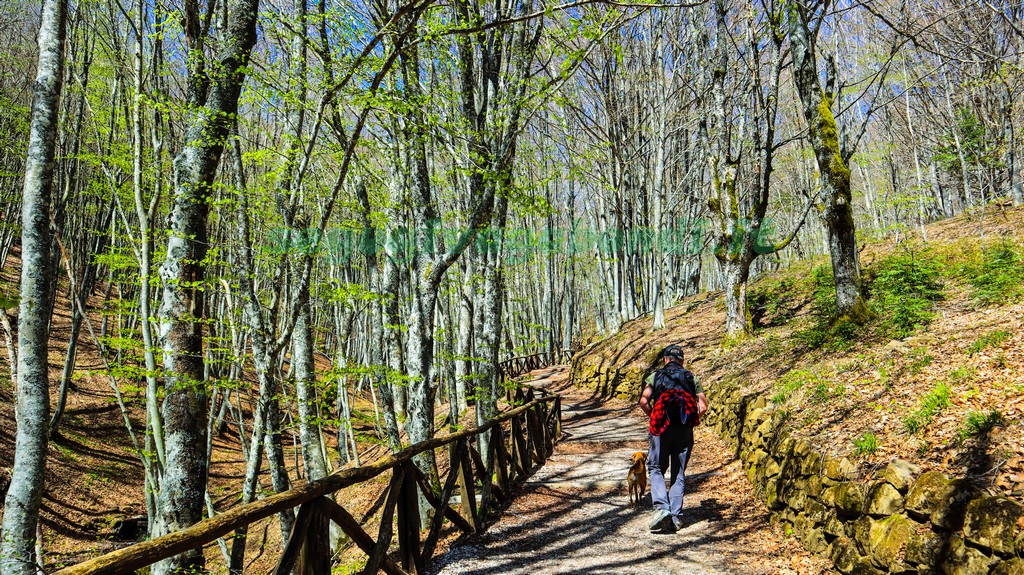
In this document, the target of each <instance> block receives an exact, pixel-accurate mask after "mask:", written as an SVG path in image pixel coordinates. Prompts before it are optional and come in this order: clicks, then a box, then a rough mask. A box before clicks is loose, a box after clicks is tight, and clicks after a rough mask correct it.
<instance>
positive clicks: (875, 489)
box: [864, 481, 903, 517]
mask: <svg viewBox="0 0 1024 575" xmlns="http://www.w3.org/2000/svg"><path fill="white" fill-rule="evenodd" d="M901 511H903V496H902V495H900V492H899V491H897V490H896V488H895V487H893V486H892V485H891V484H889V483H888V482H886V481H879V482H877V483H875V484H874V485H872V486H871V487H870V489H868V496H867V505H866V506H865V510H864V512H865V513H867V514H869V515H874V516H876V517H879V516H885V515H893V514H894V513H900V512H901Z"/></svg>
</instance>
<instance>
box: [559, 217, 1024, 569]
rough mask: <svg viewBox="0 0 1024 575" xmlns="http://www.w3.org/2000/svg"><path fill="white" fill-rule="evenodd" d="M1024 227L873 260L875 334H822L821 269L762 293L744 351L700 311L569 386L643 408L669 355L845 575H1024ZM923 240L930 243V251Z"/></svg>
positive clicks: (916, 245)
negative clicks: (645, 389)
mask: <svg viewBox="0 0 1024 575" xmlns="http://www.w3.org/2000/svg"><path fill="white" fill-rule="evenodd" d="M1022 238H1024V210H1021V209H1019V208H1018V209H1004V208H1000V207H993V208H990V209H989V210H987V211H986V212H985V213H984V214H980V213H979V214H972V215H968V216H965V217H962V218H957V219H953V220H948V221H944V222H940V223H937V224H934V225H932V226H929V227H928V228H927V229H926V230H925V237H921V236H910V237H908V236H905V235H904V236H902V237H901V238H899V241H896V240H895V239H889V240H886V241H881V242H876V243H872V244H868V245H866V246H865V248H864V249H863V251H862V252H861V258H862V259H861V261H862V266H863V268H864V283H865V288H866V290H865V291H866V293H868V294H869V296H870V299H869V305H870V306H871V309H872V310H873V311H874V313H875V317H874V319H873V320H871V321H870V322H869V323H868V324H867V325H864V326H855V325H844V324H842V323H839V324H837V323H834V322H831V321H828V315H829V309H828V306H829V290H830V289H831V288H830V284H829V279H830V277H829V275H830V274H829V273H828V267H827V265H824V264H825V262H824V260H819V261H810V262H801V263H798V264H795V265H793V266H792V267H790V268H789V269H784V270H778V271H777V272H774V273H772V274H769V275H768V276H767V277H765V278H764V279H762V280H760V281H759V282H757V283H756V284H754V285H753V286H752V287H751V289H750V308H751V316H752V323H753V329H752V333H751V335H750V336H749V337H746V338H743V339H740V340H730V339H727V338H725V337H724V333H723V326H724V324H725V313H724V301H723V298H722V297H721V295H720V294H715V293H712V294H703V295H700V296H697V297H695V298H691V299H688V300H686V301H683V302H681V304H680V305H677V306H675V307H674V308H672V309H671V310H669V312H668V314H667V318H668V322H667V323H668V326H667V328H666V329H665V330H660V331H657V332H652V331H651V319H650V318H641V319H639V320H636V321H634V322H630V323H628V324H626V325H625V326H623V328H622V329H621V330H620V332H619V333H618V334H616V335H615V336H614V337H610V338H607V339H604V340H602V341H599V342H596V343H594V344H592V345H590V346H589V347H587V348H586V349H585V350H584V351H583V352H581V353H580V354H578V355H577V356H576V357H575V358H574V359H573V365H572V367H573V369H572V381H573V383H574V385H576V386H579V387H582V388H589V389H592V390H594V391H595V392H596V393H598V394H601V395H605V396H618V397H623V398H630V399H634V398H636V397H637V396H638V395H639V393H640V391H641V386H642V380H643V376H644V374H645V373H647V372H648V370H650V369H651V368H652V366H653V365H654V363H655V360H656V359H657V354H658V352H659V351H660V350H661V349H662V348H663V347H664V346H665V345H667V344H668V343H680V344H682V345H683V347H684V348H685V349H686V353H687V360H686V363H687V365H688V366H689V367H690V368H691V369H692V370H693V371H694V372H695V373H697V374H698V376H700V377H701V378H702V380H703V382H704V384H705V387H706V388H707V390H708V394H709V396H710V399H711V404H712V407H711V413H710V416H709V418H708V421H709V422H710V423H711V425H713V426H714V427H715V429H716V430H717V431H718V433H719V434H720V435H721V436H722V437H723V439H724V440H725V441H727V442H728V443H729V444H730V446H731V449H732V451H733V453H734V455H735V456H736V457H738V458H739V459H740V460H741V461H742V464H743V467H744V469H745V472H746V475H747V478H748V479H749V481H750V482H751V484H752V487H753V489H754V490H755V491H756V492H757V493H758V494H759V495H760V498H761V501H762V502H763V503H764V504H765V505H766V506H767V507H768V508H769V509H770V510H771V512H772V516H773V518H774V520H775V521H776V522H777V523H778V524H780V526H781V527H782V529H783V530H785V531H786V532H790V533H792V534H794V535H795V536H796V537H797V538H799V539H800V541H801V542H802V543H803V544H804V546H805V547H806V548H808V549H810V550H812V551H814V552H817V553H821V554H825V555H827V556H829V557H830V558H831V559H832V560H833V561H834V563H835V565H836V567H837V569H839V570H840V571H841V572H843V573H863V574H873V573H929V572H944V573H957V574H965V575H969V574H975V573H977V574H981V573H990V572H991V573H1024V563H1022V562H1021V560H1020V559H1019V558H1018V556H1019V555H1022V554H1024V529H1022V528H1024V512H1022V507H1021V499H1022V495H1024V441H1022V440H1024V424H1022V421H1021V416H1022V409H1024V384H1022V383H1021V381H1022V380H1021V377H1020V374H1021V373H1022V369H1024V324H1022V318H1024V293H1022V292H1024V290H1022V288H1021V279H1022V275H1021V274H1022V273H1024V272H1022V270H1024V242H1022ZM925 239H927V241H925Z"/></svg>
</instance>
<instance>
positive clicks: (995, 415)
mask: <svg viewBox="0 0 1024 575" xmlns="http://www.w3.org/2000/svg"><path fill="white" fill-rule="evenodd" d="M1002 424H1003V414H1002V413H1000V412H999V410H998V409H993V410H992V411H989V412H988V413H981V412H979V411H972V412H970V413H968V414H967V417H966V418H965V419H964V426H963V427H962V428H961V429H960V439H970V438H972V437H982V436H985V435H988V434H989V433H991V432H992V430H993V429H995V428H996V427H998V426H1000V425H1002Z"/></svg>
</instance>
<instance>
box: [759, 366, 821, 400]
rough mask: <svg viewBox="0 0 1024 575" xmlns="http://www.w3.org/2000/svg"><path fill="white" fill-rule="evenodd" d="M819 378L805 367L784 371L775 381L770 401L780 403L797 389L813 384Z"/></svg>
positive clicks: (818, 380)
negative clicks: (784, 373)
mask: <svg viewBox="0 0 1024 575" xmlns="http://www.w3.org/2000/svg"><path fill="white" fill-rule="evenodd" d="M820 381H821V380H820V379H819V378H818V376H817V374H815V373H814V372H813V371H810V370H807V369H794V370H792V371H789V372H786V375H783V376H782V377H780V378H779V379H778V381H776V382H775V393H774V394H773V395H772V397H771V401H772V403H775V404H780V403H786V402H787V401H789V398H790V397H792V396H793V394H794V393H796V392H797V391H798V390H800V389H802V388H803V387H804V386H806V385H808V384H810V385H815V384H817V383H818V382H820Z"/></svg>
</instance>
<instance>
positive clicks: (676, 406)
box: [640, 344, 708, 532]
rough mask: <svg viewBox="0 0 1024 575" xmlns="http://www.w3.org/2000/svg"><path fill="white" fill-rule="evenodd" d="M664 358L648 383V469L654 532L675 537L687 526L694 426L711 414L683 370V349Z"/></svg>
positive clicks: (674, 348)
mask: <svg viewBox="0 0 1024 575" xmlns="http://www.w3.org/2000/svg"><path fill="white" fill-rule="evenodd" d="M661 355H662V358H663V360H664V362H665V364H664V366H663V367H662V368H661V369H659V370H657V371H655V372H654V373H652V374H651V375H650V376H648V377H647V379H646V380H644V384H645V387H644V392H643V394H642V395H641V396H640V409H642V410H644V413H646V414H647V415H649V416H650V424H649V427H648V429H649V431H650V438H651V451H650V454H649V455H648V457H647V469H648V470H649V473H650V479H651V481H650V483H651V500H652V502H653V503H654V516H653V518H652V519H651V523H650V528H651V531H652V532H659V531H669V532H671V531H678V530H679V528H680V527H681V526H682V520H681V518H680V514H681V513H682V510H683V483H684V481H685V479H686V477H685V475H686V473H685V472H686V464H687V463H689V460H690V455H691V454H692V452H693V426H694V425H697V423H698V422H699V421H700V418H701V416H702V415H704V412H705V411H707V410H708V399H707V396H705V395H704V388H703V387H702V386H701V384H700V382H699V381H697V379H696V378H695V377H694V375H693V373H692V372H691V371H690V370H688V369H686V368H685V367H683V348H681V347H679V346H678V345H676V344H672V345H669V346H668V347H666V348H665V350H664V351H663V352H662V354H661ZM666 468H669V469H671V480H672V481H671V485H672V486H671V488H668V489H667V493H666V487H665V470H666ZM670 518H671V520H670Z"/></svg>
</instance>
